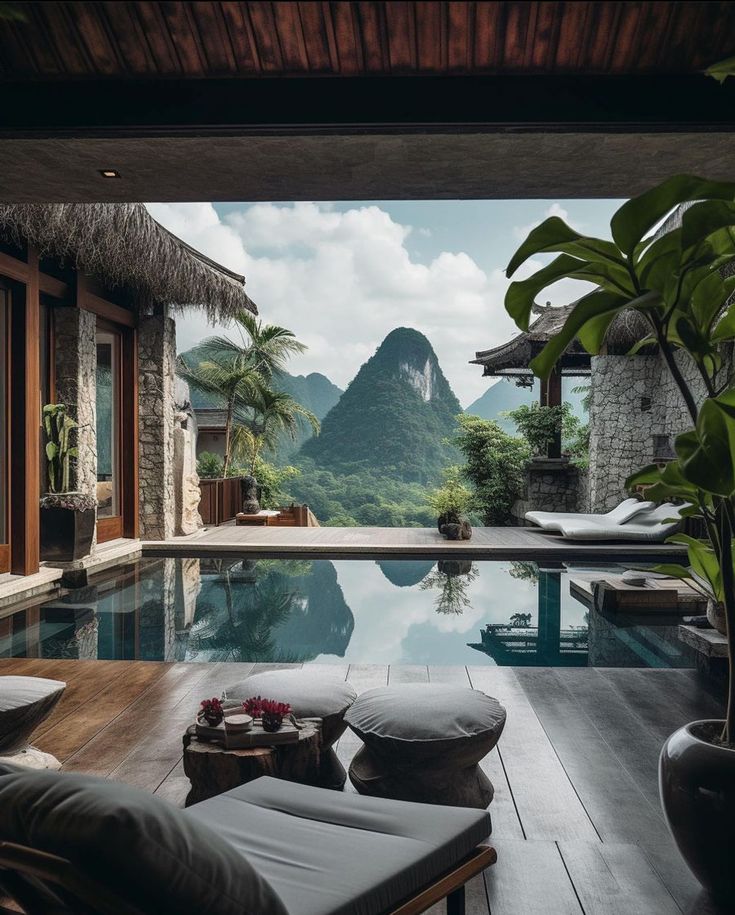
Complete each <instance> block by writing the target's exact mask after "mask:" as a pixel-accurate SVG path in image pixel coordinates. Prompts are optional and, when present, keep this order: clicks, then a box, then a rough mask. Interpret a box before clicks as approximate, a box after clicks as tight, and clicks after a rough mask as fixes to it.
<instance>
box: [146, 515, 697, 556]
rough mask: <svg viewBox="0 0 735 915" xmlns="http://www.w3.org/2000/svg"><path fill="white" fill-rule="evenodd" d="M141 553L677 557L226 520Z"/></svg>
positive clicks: (502, 531) (511, 535) (479, 534)
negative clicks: (251, 524) (249, 524)
mask: <svg viewBox="0 0 735 915" xmlns="http://www.w3.org/2000/svg"><path fill="white" fill-rule="evenodd" d="M143 551H144V553H165V554H167V555H174V554H181V555H184V556H207V555H210V554H212V553H215V554H218V555H221V554H223V553H266V554H282V553H288V554H298V555H308V556H313V555H314V554H316V553H319V554H323V555H325V556H331V557H335V558H336V557H342V556H346V557H348V556H354V555H369V556H437V557H440V556H455V557H460V556H461V557H466V558H471V559H498V560H511V559H514V560H520V559H529V560H556V561H559V560H561V559H565V560H566V559H569V560H572V559H586V560H590V559H594V560H605V559H607V560H616V561H618V562H619V561H621V560H626V559H627V560H629V561H632V562H635V561H638V562H640V561H645V560H652V561H656V560H658V559H661V558H662V557H666V558H667V559H671V558H672V557H676V556H681V555H682V553H681V548H680V547H677V546H676V545H675V544H665V543H621V542H620V541H611V542H607V543H574V542H572V541H570V540H564V539H563V538H562V537H560V536H559V535H558V534H551V533H545V532H544V531H541V530H537V529H536V528H530V527H476V528H474V530H473V534H472V540H469V541H468V540H464V541H450V540H445V539H444V537H442V536H441V535H440V534H439V533H438V531H437V530H436V529H435V528H430V527H236V526H235V525H234V524H224V525H221V526H220V527H213V528H208V529H207V530H205V531H203V532H201V533H199V534H195V535H194V536H190V537H174V538H171V539H169V540H154V541H146V542H144V543H143Z"/></svg>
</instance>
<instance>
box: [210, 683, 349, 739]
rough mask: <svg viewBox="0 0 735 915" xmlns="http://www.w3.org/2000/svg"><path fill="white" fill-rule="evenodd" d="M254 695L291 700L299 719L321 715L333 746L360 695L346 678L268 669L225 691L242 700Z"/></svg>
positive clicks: (324, 731)
mask: <svg viewBox="0 0 735 915" xmlns="http://www.w3.org/2000/svg"><path fill="white" fill-rule="evenodd" d="M251 696H262V697H263V698H264V699H276V700H277V701H278V702H288V703H289V704H290V705H291V708H292V709H293V713H294V715H296V717H297V718H321V719H322V736H323V740H324V743H325V744H326V745H327V746H330V745H331V744H332V743H334V741H335V740H336V739H337V738H338V737H339V736H340V735H341V734H343V733H344V731H345V727H346V725H345V724H344V716H345V712H346V711H347V709H348V708H349V707H350V706H351V705H352V703H353V702H354V701H355V699H356V698H357V692H356V691H355V689H354V687H353V686H352V685H351V684H350V683H348V682H347V681H346V680H345V679H344V677H342V678H341V679H340V678H339V677H335V676H330V675H329V674H321V673H313V672H312V671H310V670H308V669H305V670H268V671H265V672H264V673H262V674H254V675H253V676H252V677H248V678H247V679H245V680H241V681H240V682H239V683H236V684H235V685H234V686H228V687H227V689H226V690H225V697H226V698H227V699H236V700H237V701H239V702H242V701H244V700H245V699H249V698H250V697H251Z"/></svg>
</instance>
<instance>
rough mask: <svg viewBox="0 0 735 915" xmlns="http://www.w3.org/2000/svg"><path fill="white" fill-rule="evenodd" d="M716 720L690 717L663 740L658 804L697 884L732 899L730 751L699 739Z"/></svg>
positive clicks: (734, 819) (734, 832) (716, 727)
mask: <svg viewBox="0 0 735 915" xmlns="http://www.w3.org/2000/svg"><path fill="white" fill-rule="evenodd" d="M721 729H722V722H721V721H693V722H691V723H690V724H687V725H685V727H683V728H680V729H679V730H678V731H676V732H675V733H674V734H672V735H671V737H669V739H668V740H667V741H666V743H665V744H664V747H663V750H662V751H661V759H660V762H659V786H660V789H661V803H662V804H663V808H664V813H665V814H666V820H667V822H668V824H669V829H670V830H671V832H672V834H673V836H674V839H675V840H676V844H677V845H678V846H679V851H680V852H681V853H682V855H683V856H684V859H685V860H686V862H687V864H688V865H689V867H690V868H691V870H692V872H693V873H694V875H695V876H696V878H697V879H698V880H699V882H700V883H701V884H702V886H703V887H704V888H705V889H706V890H707V891H708V892H709V893H711V894H712V896H714V897H715V898H716V899H717V900H719V901H721V902H727V903H729V904H730V905H733V904H735V868H733V848H735V750H728V749H727V748H725V747H718V746H716V745H715V744H711V743H707V741H706V740H704V739H702V737H703V736H704V735H709V734H716V733H719V731H720V730H721Z"/></svg>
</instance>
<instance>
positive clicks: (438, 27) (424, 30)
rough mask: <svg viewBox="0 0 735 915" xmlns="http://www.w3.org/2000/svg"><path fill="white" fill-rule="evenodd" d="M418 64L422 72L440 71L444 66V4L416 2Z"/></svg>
mask: <svg viewBox="0 0 735 915" xmlns="http://www.w3.org/2000/svg"><path fill="white" fill-rule="evenodd" d="M414 18H415V29H416V66H417V68H418V69H419V70H420V71H421V72H422V73H440V72H441V70H442V69H443V67H444V61H443V56H444V55H443V47H444V42H445V40H446V32H445V29H444V24H445V17H444V4H442V3H435V2H430V3H422V2H419V3H417V4H416V14H415V17H414Z"/></svg>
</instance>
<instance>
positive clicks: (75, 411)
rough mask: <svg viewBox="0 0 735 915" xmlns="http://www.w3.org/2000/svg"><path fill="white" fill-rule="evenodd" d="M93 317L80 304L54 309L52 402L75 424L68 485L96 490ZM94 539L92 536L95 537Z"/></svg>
mask: <svg viewBox="0 0 735 915" xmlns="http://www.w3.org/2000/svg"><path fill="white" fill-rule="evenodd" d="M96 335H97V318H96V316H95V315H93V314H92V313H91V312H89V311H84V310H83V309H81V308H55V309H54V354H53V356H54V371H55V377H56V402H57V403H63V404H66V407H67V410H68V413H69V416H70V417H71V418H72V419H73V420H74V421H75V422H77V423H78V424H79V428H78V429H77V430H76V446H77V448H78V450H79V457H78V458H77V460H76V466H75V467H74V468H73V472H72V480H71V487H72V489H74V490H76V491H78V492H83V493H87V494H88V495H91V496H93V497H96V493H97V435H96V429H97V412H96V410H97V406H96V399H97V343H96ZM95 539H96V538H95Z"/></svg>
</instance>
